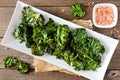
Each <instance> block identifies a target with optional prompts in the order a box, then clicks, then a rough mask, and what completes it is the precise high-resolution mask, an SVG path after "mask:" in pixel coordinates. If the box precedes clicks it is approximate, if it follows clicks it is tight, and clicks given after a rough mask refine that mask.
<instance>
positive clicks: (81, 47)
mask: <svg viewBox="0 0 120 80" xmlns="http://www.w3.org/2000/svg"><path fill="white" fill-rule="evenodd" d="M72 38H73V39H72V41H71V47H72V49H73V51H74V52H75V54H74V57H76V59H75V60H74V62H73V66H74V67H75V69H76V70H81V69H82V70H93V71H95V70H96V69H97V68H98V67H99V66H100V63H101V57H102V54H103V53H104V51H105V49H104V46H103V45H102V44H101V43H100V41H99V40H98V39H96V38H93V37H88V36H87V32H86V30H85V29H82V28H78V29H74V30H73V31H72Z"/></svg>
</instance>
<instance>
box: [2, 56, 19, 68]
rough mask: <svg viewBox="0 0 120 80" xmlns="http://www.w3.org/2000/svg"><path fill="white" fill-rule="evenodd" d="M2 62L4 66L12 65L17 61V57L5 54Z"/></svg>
mask: <svg viewBox="0 0 120 80" xmlns="http://www.w3.org/2000/svg"><path fill="white" fill-rule="evenodd" d="M3 63H4V66H5V67H14V66H15V65H16V63H17V59H16V58H15V57H12V56H7V57H6V58H5V59H3Z"/></svg>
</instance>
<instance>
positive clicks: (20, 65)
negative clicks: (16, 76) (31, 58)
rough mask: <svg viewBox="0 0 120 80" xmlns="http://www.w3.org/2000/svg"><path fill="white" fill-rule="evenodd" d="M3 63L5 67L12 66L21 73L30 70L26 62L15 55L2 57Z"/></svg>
mask: <svg viewBox="0 0 120 80" xmlns="http://www.w3.org/2000/svg"><path fill="white" fill-rule="evenodd" d="M3 63H4V66H5V67H6V68H10V67H13V68H14V69H17V70H18V71H19V72H21V73H22V74H25V73H27V72H29V70H30V67H29V65H28V64H27V63H25V62H23V61H21V60H19V59H17V58H16V57H12V56H7V57H6V58H5V59H3Z"/></svg>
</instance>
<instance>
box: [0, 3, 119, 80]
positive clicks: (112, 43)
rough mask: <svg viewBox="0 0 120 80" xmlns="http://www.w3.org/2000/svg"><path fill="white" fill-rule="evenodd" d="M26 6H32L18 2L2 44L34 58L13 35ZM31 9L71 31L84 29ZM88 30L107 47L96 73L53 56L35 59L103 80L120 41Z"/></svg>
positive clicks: (93, 78) (33, 8)
mask: <svg viewBox="0 0 120 80" xmlns="http://www.w3.org/2000/svg"><path fill="white" fill-rule="evenodd" d="M24 6H30V5H28V4H25V3H23V2H21V1H18V2H17V4H16V8H15V10H14V13H13V16H12V18H11V21H10V23H9V25H8V28H7V31H6V33H5V35H4V38H3V40H2V42H1V45H3V46H6V47H9V48H12V49H15V50H18V51H21V52H23V53H26V54H28V55H31V56H33V55H32V54H31V51H30V49H28V48H26V46H25V44H24V43H22V44H20V43H19V42H18V40H16V39H15V38H14V37H13V35H12V33H13V31H14V29H15V28H16V27H17V26H18V25H19V23H20V22H21V17H22V16H21V15H22V9H23V7H24ZM30 7H31V9H32V10H33V11H35V12H37V13H40V14H42V15H43V16H44V18H45V19H46V20H47V19H48V18H52V19H53V20H54V21H56V22H57V23H59V24H67V25H68V26H69V27H70V28H71V29H74V28H83V27H82V26H79V25H76V24H74V23H71V22H69V21H66V20H64V19H62V18H59V17H57V16H54V15H52V14H49V13H47V12H45V11H42V10H39V9H37V8H35V7H32V6H30ZM86 30H87V33H88V34H89V35H90V36H93V37H95V38H98V39H99V40H100V41H101V42H102V44H103V45H104V46H105V49H106V50H105V53H104V55H103V58H102V63H101V67H99V68H98V69H97V70H96V71H95V72H94V71H75V70H74V68H73V67H71V66H69V65H68V64H67V63H66V62H65V61H63V60H60V59H56V57H55V56H51V55H48V54H45V55H44V56H35V57H36V58H39V59H42V60H44V61H47V62H49V63H51V64H54V65H56V66H59V67H61V68H64V69H66V70H69V71H71V72H74V73H76V74H78V75H81V76H84V77H86V78H88V79H90V80H103V78H104V75H105V72H106V70H107V67H108V64H109V62H110V60H111V58H112V55H113V53H114V51H115V49H116V47H117V44H118V42H119V41H118V40H116V39H113V38H110V37H107V36H105V35H102V34H100V33H97V32H94V31H91V30H89V29H86Z"/></svg>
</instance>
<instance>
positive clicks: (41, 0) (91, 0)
mask: <svg viewBox="0 0 120 80" xmlns="http://www.w3.org/2000/svg"><path fill="white" fill-rule="evenodd" d="M16 1H17V0H12V1H11V0H0V6H1V7H5V6H15V5H16ZM21 1H23V2H25V3H28V4H30V5H32V6H70V5H72V4H73V3H75V2H80V3H82V4H83V5H85V6H93V5H94V4H97V3H102V2H103V1H102V0H50V1H48V0H21ZM105 2H107V3H114V4H116V5H117V6H120V3H119V0H110V1H109V0H104V3H105Z"/></svg>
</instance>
